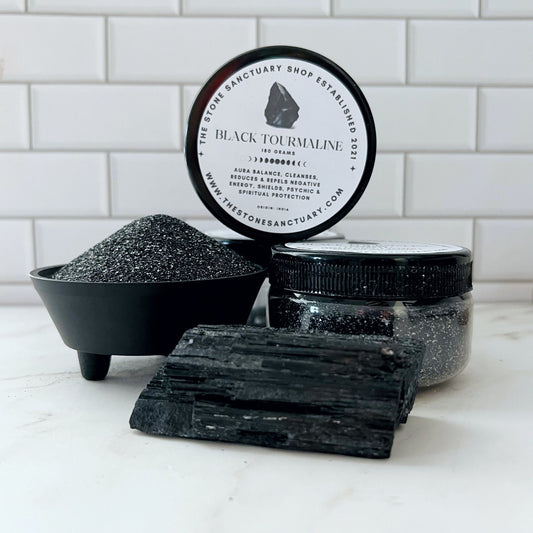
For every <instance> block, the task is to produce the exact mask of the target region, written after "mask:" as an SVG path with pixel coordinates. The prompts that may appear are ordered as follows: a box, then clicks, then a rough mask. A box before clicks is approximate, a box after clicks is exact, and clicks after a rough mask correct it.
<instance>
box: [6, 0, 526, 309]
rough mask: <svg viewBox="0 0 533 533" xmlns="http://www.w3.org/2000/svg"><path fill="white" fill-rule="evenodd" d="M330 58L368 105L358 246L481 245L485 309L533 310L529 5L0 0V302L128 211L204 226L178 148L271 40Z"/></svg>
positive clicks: (483, 1) (485, 0)
mask: <svg viewBox="0 0 533 533" xmlns="http://www.w3.org/2000/svg"><path fill="white" fill-rule="evenodd" d="M274 44H290V45H297V46H304V47H307V48H311V49H314V50H316V51H317V52H321V53H323V54H324V55H326V56H329V57H331V58H332V59H333V60H334V61H337V62H338V63H339V64H340V65H341V66H342V67H343V68H344V69H346V70H347V71H348V72H349V73H350V74H351V75H352V76H353V77H354V78H355V80H356V81H357V82H358V83H359V84H360V85H361V86H362V89H363V91H364V93H365V95H366V97H367V99H368V101H369V103H370V105H371V107H372V111H373V113H374V117H375V121H376V126H377V136H378V155H377V158H376V165H375V169H374V174H373V176H372V179H371V181H370V183H369V185H368V187H367V190H366V192H365V194H364V196H363V198H362V199H361V201H360V203H359V204H358V205H357V206H356V207H355V208H354V209H353V210H352V211H351V212H350V213H349V215H348V216H347V217H346V219H345V220H343V221H342V222H340V223H339V224H338V229H339V230H341V231H343V232H344V233H345V234H346V235H347V236H348V237H349V238H354V239H389V240H394V239H402V240H404V239H407V240H423V241H428V242H448V243H455V244H459V245H464V246H468V247H470V248H472V249H473V252H474V259H475V269H474V279H475V286H476V290H475V296H476V298H477V299H478V300H480V301H492V300H500V301H503V300H508V301H532V300H533V119H532V115H533V113H532V112H533V60H532V58H533V1H532V0H358V1H352V0H294V1H290V2H288V1H282V0H225V1H223V2H222V1H219V0H181V1H180V0H0V249H1V250H2V252H3V253H2V259H1V260H0V304H2V303H7V304H11V303H37V302H38V298H37V297H36V294H35V293H34V291H33V289H32V288H31V286H30V285H29V280H28V272H29V270H30V269H32V268H33V267H35V266H37V265H38V266H41V265H47V264H56V263H61V262H65V261H68V260H69V259H71V258H72V257H74V256H76V255H77V254H79V253H80V252H82V251H83V250H84V249H86V248H87V247H89V246H90V245H92V244H94V243H95V242H97V241H99V240H101V239H102V238H104V237H106V236H107V235H109V234H110V233H112V232H113V231H115V230H117V229H118V228H120V227H121V226H122V225H124V224H125V223H127V222H129V221H130V220H132V219H133V218H135V217H139V216H143V215H146V214H150V213H156V212H164V213H169V214H171V215H175V216H179V217H182V218H193V219H195V220H198V219H200V220H201V219H204V220H207V219H210V218H211V215H210V214H209V213H208V211H207V210H206V208H205V207H204V206H203V204H202V203H201V201H200V200H199V198H198V197H197V195H196V193H195V191H194V189H193V187H192V185H191V184H190V182H189V179H188V175H187V174H188V173H187V168H186V165H185V160H184V156H183V137H184V132H185V128H186V121H187V116H188V112H189V109H190V106H191V105H192V102H193V100H194V98H195V96H196V94H197V92H198V89H199V87H200V86H201V84H202V83H203V82H204V81H205V80H206V79H207V78H208V77H209V76H210V74H212V73H213V71H214V70H215V69H216V68H217V67H218V66H220V65H221V64H222V63H224V62H225V61H227V60H229V59H231V58H232V57H233V56H235V55H237V54H239V53H241V52H243V51H245V50H248V49H251V48H254V47H256V46H261V45H274Z"/></svg>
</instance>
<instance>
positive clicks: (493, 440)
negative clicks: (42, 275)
mask: <svg viewBox="0 0 533 533" xmlns="http://www.w3.org/2000/svg"><path fill="white" fill-rule="evenodd" d="M162 361H163V358H162V357H137V358H135V357H113V360H112V363H111V370H110V372H109V376H108V378H107V379H106V380H105V381H102V382H88V381H84V380H83V378H82V377H81V375H80V373H79V369H78V361H77V357H76V354H75V352H73V351H72V350H70V349H68V348H66V347H65V346H64V345H63V343H62V341H61V340H60V338H59V335H58V334H57V332H56V330H55V329H54V326H53V325H52V323H51V321H50V319H49V318H48V315H47V314H46V311H45V310H44V309H43V308H41V307H4V308H0V369H1V370H0V389H1V398H2V399H1V403H0V423H1V426H0V521H1V522H0V523H1V524H2V531H5V532H6V533H14V532H19V531H20V532H22V531H24V532H42V531H50V532H69V533H72V532H74V531H75V532H86V531H87V532H98V533H101V532H105V531H113V532H122V531H127V532H137V531H138V532H143V533H144V532H149V531H154V532H155V531H177V532H180V533H203V532H216V533H226V532H227V533H235V532H245V533H255V532H264V533H274V532H281V533H285V532H290V533H299V532H305V533H314V532H320V533H323V532H324V533H326V532H327V533H330V532H350V533H351V532H361V533H372V532H380V533H381V532H402V531H406V532H407V531H409V532H418V531H431V532H432V533H435V532H452V531H453V532H454V533H455V532H462V531H464V532H469V533H470V532H474V531H479V532H484V533H486V532H491V531H495V532H496V531H497V532H500V531H509V532H512V533H517V532H522V531H524V532H526V531H527V532H528V533H529V532H531V531H533V511H532V510H531V504H532V501H533V306H532V305H515V304H509V305H504V304H493V305H488V304H485V305H479V306H477V308H476V311H475V326H474V345H473V355H472V360H471V363H470V365H469V367H468V368H467V370H466V371H465V372H464V373H463V374H462V375H461V376H459V377H458V378H456V379H455V380H452V381H451V382H449V383H448V384H444V385H442V386H440V387H436V388H433V389H429V390H424V391H421V392H420V393H419V395H418V396H417V400H416V403H415V406H414V409H413V411H412V413H411V415H410V417H409V420H408V422H407V424H406V425H405V426H403V427H401V428H400V429H399V430H398V431H397V432H396V437H395V442H394V446H393V448H392V456H391V458H390V459H388V460H372V459H359V458H352V457H343V456H334V455H326V454H313V453H301V452H288V451H280V450H270V449H265V448H255V447H250V446H239V445H230V444H220V443H208V442H195V441H191V440H182V439H170V438H159V437H151V436H147V435H144V434H142V433H140V432H138V431H133V430H131V429H130V428H129V425H128V419H129V415H130V413H131V410H132V408H133V404H134V402H135V400H136V398H137V396H138V395H139V393H140V392H141V390H142V389H143V387H144V385H145V384H146V383H147V382H148V381H149V379H150V377H151V376H152V375H153V374H154V372H155V371H156V369H157V367H158V366H159V364H161V362H162Z"/></svg>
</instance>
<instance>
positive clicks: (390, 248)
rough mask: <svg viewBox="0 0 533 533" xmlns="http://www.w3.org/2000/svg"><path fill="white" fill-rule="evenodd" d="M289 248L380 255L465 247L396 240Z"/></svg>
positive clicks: (452, 250)
mask: <svg viewBox="0 0 533 533" xmlns="http://www.w3.org/2000/svg"><path fill="white" fill-rule="evenodd" d="M285 246H286V247H287V248H292V249H294V250H302V251H312V252H343V253H346V254H379V255H416V254H436V253H455V252H460V251H461V250H462V249H463V248H461V247H460V246H451V245H448V244H426V243H418V242H395V241H378V242H372V241H360V242H348V241H340V242H339V241H332V242H319V243H311V242H291V243H287V244H286V245H285Z"/></svg>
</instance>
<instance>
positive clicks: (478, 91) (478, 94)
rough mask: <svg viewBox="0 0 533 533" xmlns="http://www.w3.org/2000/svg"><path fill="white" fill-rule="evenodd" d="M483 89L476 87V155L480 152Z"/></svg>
mask: <svg viewBox="0 0 533 533" xmlns="http://www.w3.org/2000/svg"><path fill="white" fill-rule="evenodd" d="M480 100H481V89H480V87H479V86H478V87H476V131H475V141H476V142H475V150H476V153H480V152H479V133H480V131H479V130H480V116H481V115H480V109H481V104H480Z"/></svg>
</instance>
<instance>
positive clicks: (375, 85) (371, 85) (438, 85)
mask: <svg viewBox="0 0 533 533" xmlns="http://www.w3.org/2000/svg"><path fill="white" fill-rule="evenodd" d="M24 83H31V84H33V85H65V86H67V87H76V86H80V85H117V86H124V87H131V86H136V85H142V86H149V87H150V86H151V87H166V86H168V85H171V86H172V85H176V84H178V83H184V84H187V85H198V86H202V85H203V84H204V83H205V79H202V80H199V79H198V80H184V79H176V80H168V79H167V80H162V79H159V80H157V79H156V80H149V79H144V80H141V79H139V80H135V81H132V80H109V81H108V82H107V83H106V82H105V81H101V80H94V79H86V80H76V81H73V80H67V79H58V80H32V81H28V80H25V79H18V80H2V86H7V85H21V84H24ZM358 85H359V86H360V87H361V88H362V89H400V88H404V87H405V83H403V82H401V83H399V82H397V81H391V82H385V81H380V82H368V81H367V82H365V81H363V82H360V83H358ZM409 87H410V88H411V87H416V88H417V89H451V90H454V89H476V88H478V87H479V88H480V89H500V90H502V91H512V90H514V89H533V83H513V84H512V85H502V83H501V82H498V83H489V82H486V83H483V84H482V85H479V86H478V85H476V83H474V82H472V83H466V82H465V83H459V82H456V83H453V84H452V83H447V82H444V81H443V82H435V83H428V82H424V83H416V82H410V84H409Z"/></svg>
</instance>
